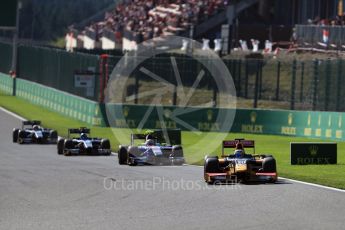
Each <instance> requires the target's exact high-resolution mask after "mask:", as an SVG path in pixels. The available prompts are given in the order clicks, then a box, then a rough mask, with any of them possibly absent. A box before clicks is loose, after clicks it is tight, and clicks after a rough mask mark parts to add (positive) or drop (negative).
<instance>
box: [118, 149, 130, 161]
mask: <svg viewBox="0 0 345 230" xmlns="http://www.w3.org/2000/svg"><path fill="white" fill-rule="evenodd" d="M118 158H119V164H120V165H125V164H127V160H128V153H127V148H125V147H123V146H120V149H119V153H118Z"/></svg>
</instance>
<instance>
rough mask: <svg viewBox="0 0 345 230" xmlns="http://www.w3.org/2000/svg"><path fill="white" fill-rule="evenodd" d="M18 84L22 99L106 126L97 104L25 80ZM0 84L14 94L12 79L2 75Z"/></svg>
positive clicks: (81, 119) (17, 93)
mask: <svg viewBox="0 0 345 230" xmlns="http://www.w3.org/2000/svg"><path fill="white" fill-rule="evenodd" d="M16 82H17V83H16V85H17V87H16V95H17V96H18V97H20V98H23V99H25V100H28V101H30V102H31V103H33V104H36V105H39V106H42V107H44V108H47V109H49V110H52V111H55V112H58V113H60V114H63V115H65V116H67V117H71V118H74V119H77V120H80V121H83V122H86V123H88V124H91V125H97V126H105V122H104V119H103V118H102V117H103V116H102V115H101V109H100V106H99V104H98V103H97V102H94V101H91V100H87V99H84V98H81V97H78V96H74V95H71V94H69V93H65V92H62V91H59V90H56V89H53V88H50V87H47V86H43V85H40V84H37V83H33V82H30V81H27V80H23V79H17V81H16ZM0 83H1V85H0V90H1V91H4V92H6V93H12V78H10V77H9V76H7V75H4V74H1V75H0Z"/></svg>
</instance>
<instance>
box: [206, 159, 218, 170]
mask: <svg viewBox="0 0 345 230" xmlns="http://www.w3.org/2000/svg"><path fill="white" fill-rule="evenodd" d="M204 171H205V173H217V172H219V161H218V157H217V158H215V157H210V158H207V159H206V160H205V165H204Z"/></svg>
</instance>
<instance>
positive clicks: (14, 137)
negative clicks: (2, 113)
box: [12, 129, 19, 143]
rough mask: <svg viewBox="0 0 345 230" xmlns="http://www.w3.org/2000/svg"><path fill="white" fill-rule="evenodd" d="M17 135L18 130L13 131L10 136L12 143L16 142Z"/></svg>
mask: <svg viewBox="0 0 345 230" xmlns="http://www.w3.org/2000/svg"><path fill="white" fill-rule="evenodd" d="M18 133H19V129H13V134H12V138H13V143H16V142H17V141H18Z"/></svg>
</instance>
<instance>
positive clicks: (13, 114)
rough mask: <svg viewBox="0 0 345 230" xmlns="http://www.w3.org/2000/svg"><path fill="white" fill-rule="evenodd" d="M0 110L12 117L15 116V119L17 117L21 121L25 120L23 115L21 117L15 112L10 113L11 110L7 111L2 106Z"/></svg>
mask: <svg viewBox="0 0 345 230" xmlns="http://www.w3.org/2000/svg"><path fill="white" fill-rule="evenodd" d="M0 110H1V111H3V112H5V113H7V114H9V115H11V116H13V117H15V118H17V119H19V120H21V121H26V119H25V118H24V117H21V116H19V115H17V114H15V113H12V112H11V111H8V110H7V109H5V108H3V107H0Z"/></svg>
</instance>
